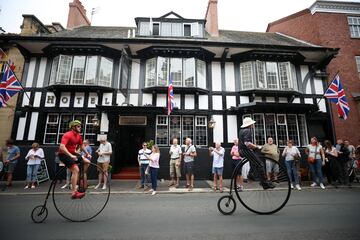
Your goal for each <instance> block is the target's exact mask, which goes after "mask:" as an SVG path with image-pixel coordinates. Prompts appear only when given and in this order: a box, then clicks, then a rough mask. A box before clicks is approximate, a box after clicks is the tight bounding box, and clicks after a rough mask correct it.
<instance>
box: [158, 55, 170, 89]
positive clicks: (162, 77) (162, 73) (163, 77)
mask: <svg viewBox="0 0 360 240" xmlns="http://www.w3.org/2000/svg"><path fill="white" fill-rule="evenodd" d="M168 70H169V58H163V57H159V58H158V62H157V72H158V82H157V84H158V85H159V86H167V84H168V77H169V73H168Z"/></svg>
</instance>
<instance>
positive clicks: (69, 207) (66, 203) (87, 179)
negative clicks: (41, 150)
mask: <svg viewBox="0 0 360 240" xmlns="http://www.w3.org/2000/svg"><path fill="white" fill-rule="evenodd" d="M78 162H79V163H78V166H79V180H78V183H77V188H78V191H79V192H85V196H84V197H83V198H81V199H71V197H70V196H71V190H70V189H61V186H60V185H59V184H58V179H60V176H63V175H65V174H66V169H67V168H66V167H64V168H62V169H60V170H59V171H58V172H57V173H56V176H55V178H54V179H53V180H52V182H51V184H50V187H49V190H48V192H47V195H46V198H45V201H44V203H43V204H42V205H38V206H36V207H35V208H34V209H33V210H32V212H31V219H32V220H33V221H34V222H35V223H41V222H43V221H45V219H46V218H47V216H48V209H47V207H46V205H47V201H48V199H49V197H50V195H51V196H52V200H53V203H54V206H55V209H56V211H57V212H58V213H59V214H60V215H61V216H62V217H64V218H65V219H67V220H70V221H72V222H85V221H89V220H90V219H93V218H94V217H96V216H97V215H99V214H100V212H101V211H102V210H103V209H104V208H105V206H106V204H107V203H108V201H109V197H110V185H109V180H108V179H105V181H106V182H105V183H106V185H107V188H106V189H105V190H103V189H95V188H94V186H95V185H96V184H97V183H98V174H99V173H103V170H102V169H101V168H99V167H98V166H97V165H96V164H93V163H90V165H89V167H88V169H87V170H86V171H85V169H84V164H83V161H78Z"/></svg>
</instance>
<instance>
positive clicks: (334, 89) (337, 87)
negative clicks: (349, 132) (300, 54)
mask: <svg viewBox="0 0 360 240" xmlns="http://www.w3.org/2000/svg"><path fill="white" fill-rule="evenodd" d="M324 97H326V98H327V99H329V101H331V102H334V103H336V106H337V110H338V115H339V117H340V118H343V119H345V120H346V119H347V117H348V115H349V112H350V107H349V104H348V102H347V100H346V97H345V91H344V89H343V87H342V85H341V82H340V77H339V74H336V76H335V78H334V79H333V80H332V82H331V84H330V86H329V87H328V89H327V90H326V92H325V94H324Z"/></svg>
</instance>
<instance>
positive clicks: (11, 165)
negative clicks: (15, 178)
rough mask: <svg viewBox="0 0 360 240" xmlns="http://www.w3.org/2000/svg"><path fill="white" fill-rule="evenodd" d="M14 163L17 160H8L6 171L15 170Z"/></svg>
mask: <svg viewBox="0 0 360 240" xmlns="http://www.w3.org/2000/svg"><path fill="white" fill-rule="evenodd" d="M16 164H17V160H15V161H11V162H9V163H8V165H7V168H6V172H7V173H13V172H14V170H15V167H16Z"/></svg>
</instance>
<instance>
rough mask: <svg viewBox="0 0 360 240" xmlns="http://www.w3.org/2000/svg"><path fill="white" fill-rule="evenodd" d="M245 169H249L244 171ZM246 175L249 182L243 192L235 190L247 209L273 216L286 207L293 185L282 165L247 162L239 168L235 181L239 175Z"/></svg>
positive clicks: (265, 161) (266, 162)
mask: <svg viewBox="0 0 360 240" xmlns="http://www.w3.org/2000/svg"><path fill="white" fill-rule="evenodd" d="M249 163H250V164H249ZM243 168H248V169H247V170H246V171H244V169H243ZM249 168H250V169H249ZM244 174H247V175H248V176H243V177H244V178H245V179H248V181H247V183H244V189H243V190H241V191H240V189H238V188H235V193H236V195H237V197H238V199H239V201H240V202H241V203H242V205H243V206H244V207H245V208H247V209H248V210H250V211H252V212H254V213H257V214H272V213H275V212H277V211H279V210H281V209H282V208H283V207H284V206H285V204H286V203H287V201H288V200H289V197H290V193H291V187H290V186H291V185H290V181H289V177H288V174H287V171H286V169H285V167H284V166H283V165H282V164H279V162H277V161H273V160H268V159H267V160H264V161H261V162H248V160H245V161H244V162H243V163H242V166H241V167H239V168H238V170H237V174H236V175H235V179H234V181H235V182H236V176H237V175H244Z"/></svg>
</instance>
